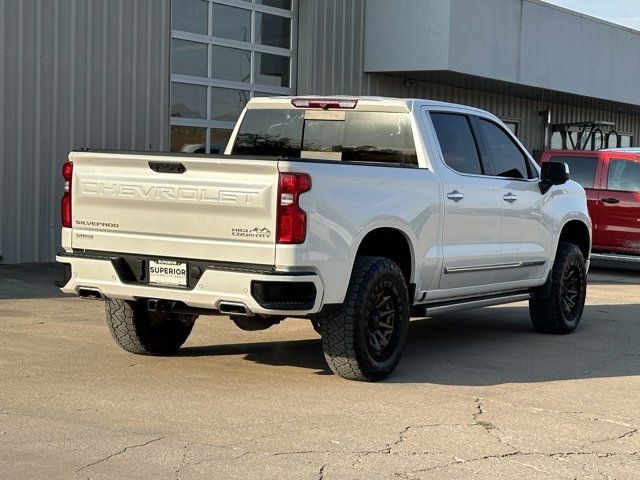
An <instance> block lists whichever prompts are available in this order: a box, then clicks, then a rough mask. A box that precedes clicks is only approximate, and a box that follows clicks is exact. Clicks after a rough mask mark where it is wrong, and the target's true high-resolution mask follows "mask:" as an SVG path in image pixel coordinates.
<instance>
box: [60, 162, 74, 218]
mask: <svg viewBox="0 0 640 480" xmlns="http://www.w3.org/2000/svg"><path fill="white" fill-rule="evenodd" d="M72 177H73V163H71V162H66V163H65V164H64V165H62V178H64V194H63V195H62V201H61V202H60V218H61V220H62V226H63V227H65V228H71V178H72Z"/></svg>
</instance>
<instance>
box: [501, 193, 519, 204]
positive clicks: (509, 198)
mask: <svg viewBox="0 0 640 480" xmlns="http://www.w3.org/2000/svg"><path fill="white" fill-rule="evenodd" d="M502 199H503V200H504V201H505V202H509V203H513V202H515V201H516V200H518V196H517V195H516V194H514V193H511V192H509V193H507V194H505V195H503V196H502Z"/></svg>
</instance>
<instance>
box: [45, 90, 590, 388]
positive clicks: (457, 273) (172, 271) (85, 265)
mask: <svg viewBox="0 0 640 480" xmlns="http://www.w3.org/2000/svg"><path fill="white" fill-rule="evenodd" d="M63 177H64V180H65V182H66V188H65V193H64V197H63V199H62V225H63V228H62V247H63V250H64V251H63V252H61V253H60V254H59V255H58V256H57V260H58V262H61V263H63V264H64V267H65V268H64V271H65V278H64V281H63V282H62V284H63V286H62V291H63V292H66V293H75V294H78V295H80V296H81V297H85V298H96V299H102V300H105V301H106V317H107V323H108V325H109V328H110V329H111V333H112V334H113V336H114V338H115V340H116V341H117V342H118V344H119V345H120V346H121V347H122V348H124V349H125V350H127V351H129V352H133V353H137V354H159V355H166V354H171V353H172V352H175V351H176V350H177V349H178V348H180V346H181V345H182V344H183V343H184V341H185V340H186V339H187V337H188V336H189V333H190V332H191V329H192V327H193V324H194V322H195V320H196V318H197V317H198V315H227V316H230V317H231V319H232V320H233V321H234V322H235V323H236V324H237V325H238V326H239V327H241V328H244V329H247V330H259V329H264V328H267V327H270V326H272V325H274V324H277V323H279V322H280V321H281V320H283V319H284V318H285V317H298V318H306V319H308V320H310V321H311V323H312V324H313V326H314V328H316V330H318V331H319V333H320V334H321V336H322V346H323V349H324V354H325V358H326V360H327V363H328V364H329V366H330V367H331V369H332V370H333V371H334V372H335V373H337V374H338V375H341V376H343V377H345V378H349V379H355V380H368V381H371V380H379V379H381V378H384V377H385V376H387V375H389V374H390V373H391V372H392V371H393V370H394V369H395V367H396V365H397V364H398V361H399V359H400V356H401V354H402V350H403V348H404V346H405V343H406V340H407V332H408V328H409V318H410V316H412V315H414V316H425V315H431V314H435V313H440V312H445V311H453V310H456V309H462V308H469V307H482V306H488V305H496V304H502V303H509V302H517V301H522V300H528V301H529V310H530V313H531V319H532V321H533V325H534V327H535V328H536V329H537V330H539V331H542V332H550V333H569V332H571V331H573V330H574V329H575V328H576V327H577V325H578V323H579V322H580V318H581V316H582V312H583V308H584V301H585V295H586V285H587V270H588V265H589V252H590V247H591V222H590V219H589V215H588V213H587V204H586V200H585V193H584V190H583V189H582V187H580V186H579V185H578V184H577V183H575V182H573V181H571V180H569V171H568V167H567V166H566V164H564V163H547V164H545V165H544V166H543V167H542V170H540V168H539V167H538V166H537V165H536V164H535V162H534V161H533V160H532V159H531V157H530V156H529V154H528V153H527V151H526V150H525V148H524V147H523V146H522V145H521V144H520V142H519V141H518V139H517V138H516V137H514V136H513V135H512V134H511V132H510V131H509V130H508V129H507V128H505V126H504V125H503V124H502V123H501V122H500V120H499V119H497V118H496V117H495V116H493V115H491V114H489V113H487V112H485V111H482V110H478V109H474V108H470V107H465V106H461V105H454V104H448V103H440V102H435V101H428V100H406V99H402V100H401V99H387V98H344V97H330V98H319V97H298V98H287V97H277V98H254V99H252V100H251V101H250V102H249V103H248V105H247V107H246V108H245V110H244V112H243V113H242V116H241V117H240V119H239V121H238V124H237V125H236V127H235V129H234V131H233V134H232V136H231V139H230V141H229V145H228V146H227V149H226V152H225V154H224V155H188V154H169V153H140V152H104V151H74V152H71V154H70V155H69V161H68V162H67V163H66V164H65V165H64V167H63Z"/></svg>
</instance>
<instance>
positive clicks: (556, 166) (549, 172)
mask: <svg viewBox="0 0 640 480" xmlns="http://www.w3.org/2000/svg"><path fill="white" fill-rule="evenodd" d="M567 181H569V165H567V164H566V163H564V162H545V163H543V164H542V171H541V173H540V192H541V193H542V194H545V193H547V192H548V191H549V189H550V188H551V187H552V186H553V185H562V184H563V183H567Z"/></svg>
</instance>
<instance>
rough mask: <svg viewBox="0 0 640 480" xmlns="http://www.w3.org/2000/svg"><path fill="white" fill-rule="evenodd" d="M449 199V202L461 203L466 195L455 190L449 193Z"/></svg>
mask: <svg viewBox="0 0 640 480" xmlns="http://www.w3.org/2000/svg"><path fill="white" fill-rule="evenodd" d="M447 198H448V199H449V200H453V201H454V202H459V201H460V200H462V199H463V198H464V194H463V193H461V192H459V191H458V190H454V191H453V192H449V193H447Z"/></svg>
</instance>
